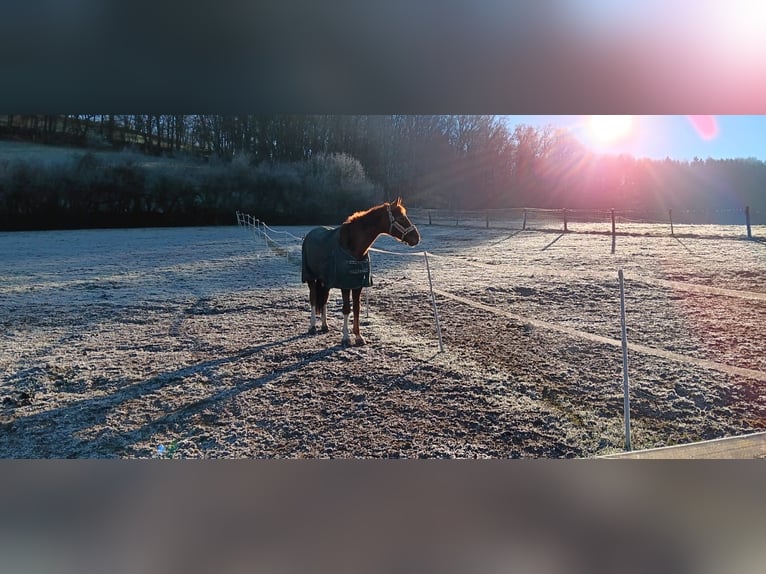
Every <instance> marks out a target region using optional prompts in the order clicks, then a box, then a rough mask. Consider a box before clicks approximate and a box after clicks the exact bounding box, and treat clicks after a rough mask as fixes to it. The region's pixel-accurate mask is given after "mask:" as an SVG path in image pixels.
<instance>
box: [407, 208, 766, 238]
mask: <svg viewBox="0 0 766 574" xmlns="http://www.w3.org/2000/svg"><path fill="white" fill-rule="evenodd" d="M407 212H408V214H409V215H410V218H411V219H413V220H415V221H417V223H418V224H420V225H425V224H428V225H446V226H457V227H485V228H487V229H489V228H493V229H520V230H522V231H526V230H536V231H565V232H570V231H572V232H576V233H601V234H611V235H612V236H613V237H616V236H618V235H650V236H653V235H657V236H662V235H668V234H669V235H671V236H675V235H676V234H677V233H676V227H678V226H687V229H686V232H685V233H684V234H683V235H686V236H694V237H701V238H704V237H716V238H717V237H721V235H720V234H717V235H716V234H711V233H709V232H707V233H706V232H705V230H700V229H699V227H698V226H702V225H718V226H737V227H739V226H744V233H743V235H746V236H747V238H748V239H752V238H753V234H752V221H751V220H752V218H753V217H754V216H755V215H757V216H758V220H759V221H761V220H763V215H764V214H762V213H760V212H753V211H751V209H750V206H746V207H745V208H744V210H743V209H719V210H691V209H686V210H683V209H675V210H674V209H668V210H667V211H656V210H654V211H650V210H637V209H569V208H533V207H514V208H506V209H485V210H451V209H432V208H409V209H408V210H407ZM610 223H611V228H610V227H609V226H608V225H607V224H610ZM573 224H574V226H573ZM599 224H605V225H604V226H603V227H600V226H599ZM635 226H655V227H653V228H651V229H646V228H645V229H639V228H636V227H635ZM689 226H692V228H693V229H694V228H695V227H696V229H694V231H690V230H689V229H688V227H689ZM626 227H627V229H626ZM613 241H614V240H613Z"/></svg>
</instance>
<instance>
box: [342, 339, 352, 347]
mask: <svg viewBox="0 0 766 574" xmlns="http://www.w3.org/2000/svg"><path fill="white" fill-rule="evenodd" d="M340 344H341V345H343V346H344V347H350V346H351V339H350V338H349V337H345V338H343V339H341V342H340Z"/></svg>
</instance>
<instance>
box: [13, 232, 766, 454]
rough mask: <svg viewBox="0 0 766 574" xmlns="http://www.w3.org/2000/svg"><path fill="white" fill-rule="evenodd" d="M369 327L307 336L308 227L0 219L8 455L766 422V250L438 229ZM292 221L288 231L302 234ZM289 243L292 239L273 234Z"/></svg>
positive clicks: (688, 437) (416, 446) (492, 449)
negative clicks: (303, 248)
mask: <svg viewBox="0 0 766 574" xmlns="http://www.w3.org/2000/svg"><path fill="white" fill-rule="evenodd" d="M417 223H418V225H419V227H420V230H421V234H422V238H423V240H422V243H421V245H420V246H418V248H417V250H420V249H422V250H427V251H428V252H429V254H430V257H429V263H430V269H431V273H432V279H433V287H434V295H435V302H436V307H437V310H438V317H439V320H440V327H441V330H442V337H443V345H444V351H443V352H439V344H438V334H437V331H436V327H435V321H434V310H433V306H432V301H431V295H430V292H429V285H428V277H427V274H426V268H425V263H424V259H423V255H422V253H421V252H419V251H417V250H414V251H413V250H406V251H405V248H404V247H403V246H401V245H400V244H398V243H396V242H394V241H393V240H390V239H389V238H381V239H379V240H378V242H377V243H376V247H377V248H380V249H382V250H384V251H387V252H395V253H397V254H391V253H384V252H376V253H373V254H372V265H373V275H374V277H373V287H372V288H371V289H368V290H367V291H366V293H367V297H366V298H365V299H363V302H364V303H365V306H364V308H363V314H362V319H363V320H362V329H363V332H364V334H365V337H366V339H367V341H368V344H367V345H365V346H361V347H359V346H351V347H344V346H341V345H340V339H341V334H340V323H341V317H340V293H339V292H337V291H333V292H332V294H331V300H330V307H329V322H330V327H331V329H330V332H329V333H327V334H320V335H313V336H310V335H308V334H307V328H308V319H309V306H308V289H307V288H306V286H305V285H302V284H301V283H300V268H299V257H296V255H297V253H298V245H299V242H298V241H297V240H295V239H291V236H296V237H301V236H302V235H303V233H305V232H306V230H307V229H308V228H297V227H291V228H278V229H277V230H276V231H281V232H283V233H281V234H279V233H275V234H273V237H274V242H272V244H271V246H269V245H267V244H266V242H264V240H263V239H262V238H261V237H260V236H258V235H257V234H254V233H253V232H252V231H249V230H247V229H245V228H241V227H237V226H227V227H210V228H177V229H165V228H158V229H135V230H91V231H50V232H20V233H6V234H0V259H2V260H3V261H4V266H3V269H2V272H1V273H0V274H2V281H1V282H0V311H1V314H0V317H2V327H3V334H2V341H3V344H2V346H0V373H2V374H1V375H0V377H1V378H0V426H1V427H2V431H3V432H2V433H0V456H3V457H127V458H132V457H140V458H150V457H184V458H245V457H247V458H249V457H291V458H292V457H323V458H324V457H342V458H345V457H374V458H386V457H407V458H418V457H437V458H450V457H457V458H473V457H480V458H485V457H490V458H506V457H546V458H547V457H554V458H559V457H591V456H595V455H599V454H607V453H612V452H617V451H619V450H621V449H622V446H623V441H624V436H623V417H622V412H623V405H622V360H621V349H620V344H619V340H620V320H619V295H618V283H617V270H618V269H620V268H622V269H624V272H625V277H626V299H627V301H626V306H627V328H628V341H629V345H630V352H629V368H630V384H631V414H632V433H633V435H632V443H633V448H634V449H635V448H645V447H655V446H664V445H670V444H678V443H683V442H689V441H696V440H703V439H710V438H717V437H723V436H732V435H737V434H742V433H746V432H751V431H756V430H762V429H764V428H766V398H764V396H763V393H761V392H760V389H761V388H762V386H763V383H764V381H766V362H764V357H766V349H765V348H764V340H763V337H761V336H760V333H761V332H762V325H763V324H764V322H765V321H766V287H764V286H766V281H765V279H766V257H765V256H764V255H765V253H764V250H765V249H766V245H764V244H763V243H762V242H760V241H746V240H742V239H734V238H731V239H729V238H718V239H702V238H693V237H686V238H682V239H681V238H678V237H671V236H665V237H653V236H643V235H633V236H625V237H618V238H617V245H616V251H615V253H614V254H612V253H611V252H610V248H611V238H610V237H609V236H608V235H606V236H603V235H598V234H587V233H566V234H565V233H550V232H541V231H536V230H525V231H521V230H504V229H491V228H490V229H486V228H484V229H483V228H481V227H477V228H466V227H454V228H453V227H448V226H436V225H432V226H429V225H428V224H427V222H425V223H424V222H422V221H418V222H417ZM284 232H289V235H288V234H285V233H284ZM275 246H281V248H279V249H276V248H275Z"/></svg>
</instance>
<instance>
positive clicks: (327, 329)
mask: <svg viewBox="0 0 766 574" xmlns="http://www.w3.org/2000/svg"><path fill="white" fill-rule="evenodd" d="M329 330H330V327H328V326H327V325H322V333H327V332H328V331H329Z"/></svg>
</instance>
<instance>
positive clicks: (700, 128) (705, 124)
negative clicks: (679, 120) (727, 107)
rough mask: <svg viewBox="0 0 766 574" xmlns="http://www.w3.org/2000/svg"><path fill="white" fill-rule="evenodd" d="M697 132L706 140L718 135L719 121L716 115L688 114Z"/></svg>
mask: <svg viewBox="0 0 766 574" xmlns="http://www.w3.org/2000/svg"><path fill="white" fill-rule="evenodd" d="M686 117H687V118H688V120H689V122H690V123H691V124H692V126H693V127H694V129H695V130H696V132H697V134H698V135H699V136H700V137H701V138H702V139H704V140H712V139H713V138H715V137H716V136H717V135H718V122H717V121H716V119H715V116H686Z"/></svg>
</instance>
